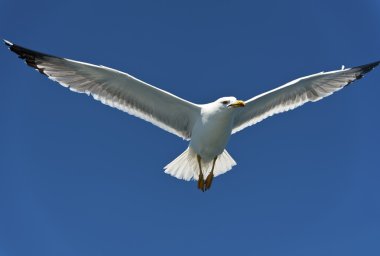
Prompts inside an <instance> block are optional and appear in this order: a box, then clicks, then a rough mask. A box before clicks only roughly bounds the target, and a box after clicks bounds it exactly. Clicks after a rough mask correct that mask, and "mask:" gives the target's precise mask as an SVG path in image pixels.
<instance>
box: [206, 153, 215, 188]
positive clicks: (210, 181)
mask: <svg viewBox="0 0 380 256" xmlns="http://www.w3.org/2000/svg"><path fill="white" fill-rule="evenodd" d="M217 158H218V157H217V156H216V157H215V158H214V161H213V162H212V168H211V172H210V174H209V175H208V176H207V178H206V184H205V189H206V190H208V189H210V188H211V184H212V180H213V179H214V167H215V162H216V159H217Z"/></svg>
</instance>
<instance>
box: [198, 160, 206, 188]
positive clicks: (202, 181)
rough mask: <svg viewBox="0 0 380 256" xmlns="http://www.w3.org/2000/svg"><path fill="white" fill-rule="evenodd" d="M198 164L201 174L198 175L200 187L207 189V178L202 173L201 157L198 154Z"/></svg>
mask: <svg viewBox="0 0 380 256" xmlns="http://www.w3.org/2000/svg"><path fill="white" fill-rule="evenodd" d="M197 160H198V165H199V176H198V189H200V190H202V191H203V192H204V191H205V180H204V178H203V173H202V165H201V157H200V155H197Z"/></svg>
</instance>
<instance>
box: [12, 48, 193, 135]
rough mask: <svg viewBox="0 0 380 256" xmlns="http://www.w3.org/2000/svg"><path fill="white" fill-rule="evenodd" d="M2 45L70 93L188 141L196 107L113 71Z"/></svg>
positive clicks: (124, 74) (131, 77)
mask: <svg viewBox="0 0 380 256" xmlns="http://www.w3.org/2000/svg"><path fill="white" fill-rule="evenodd" d="M5 44H6V45H7V46H8V47H9V49H10V50H11V51H13V52H15V53H16V54H18V55H19V57H20V58H21V59H24V60H25V62H26V63H27V64H28V65H29V66H31V67H33V68H35V69H36V70H38V71H39V72H40V73H42V74H44V75H46V76H48V77H49V78H50V79H52V80H54V81H56V82H58V83H60V84H61V85H63V86H65V87H68V88H70V90H72V91H75V92H79V93H86V94H88V95H92V96H93V97H94V98H95V99H96V100H100V101H101V102H102V103H104V104H106V105H109V106H111V107H115V108H117V109H119V110H122V111H125V112H127V113H129V114H131V115H134V116H137V117H139V118H142V119H144V120H146V121H148V122H151V123H153V124H154V125H157V126H158V127H160V128H162V129H164V130H166V131H168V132H171V133H173V134H176V135H178V136H180V137H182V138H184V139H190V136H191V131H192V127H193V125H194V123H195V121H196V118H197V117H198V116H199V113H200V107H199V106H198V105H196V104H193V103H191V102H189V101H186V100H184V99H181V98H179V97H177V96H175V95H173V94H171V93H168V92H166V91H164V90H161V89H159V88H156V87H154V86H152V85H149V84H147V83H145V82H143V81H141V80H138V79H137V78H135V77H133V76H131V75H129V74H126V73H123V72H120V71H118V70H115V69H111V68H108V67H104V66H97V65H92V64H89V63H84V62H78V61H74V60H69V59H65V58H59V57H55V56H52V55H48V54H44V53H40V52H36V51H32V50H29V49H26V48H24V47H21V46H18V45H15V44H13V43H11V42H9V41H5Z"/></svg>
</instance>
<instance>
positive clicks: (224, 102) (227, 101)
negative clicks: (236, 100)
mask: <svg viewBox="0 0 380 256" xmlns="http://www.w3.org/2000/svg"><path fill="white" fill-rule="evenodd" d="M228 103H230V101H229V100H225V101H222V104H224V105H226V104H228Z"/></svg>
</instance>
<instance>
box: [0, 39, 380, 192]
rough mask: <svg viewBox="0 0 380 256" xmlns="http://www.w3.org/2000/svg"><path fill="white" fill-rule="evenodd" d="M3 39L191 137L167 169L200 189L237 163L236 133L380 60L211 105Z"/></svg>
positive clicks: (46, 69) (58, 76) (75, 86)
mask: <svg viewBox="0 0 380 256" xmlns="http://www.w3.org/2000/svg"><path fill="white" fill-rule="evenodd" d="M4 42H5V44H6V45H7V46H8V47H9V49H10V50H11V51H12V52H14V53H16V54H17V55H18V56H19V57H20V58H21V59H24V60H25V62H26V64H28V65H29V66H30V67H32V68H35V69H36V70H37V71H39V72H40V73H41V74H43V75H46V76H47V77H48V78H50V79H52V80H54V81H56V82H58V83H60V84H61V85H63V86H64V87H67V88H69V89H70V90H72V91H74V92H79V93H86V94H87V95H92V96H93V97H94V99H96V100H99V101H101V102H102V103H103V104H106V105H109V106H111V107H114V108H117V109H119V110H122V111H125V112H127V113H129V114H131V115H134V116H136V117H139V118H141V119H143V120H145V121H148V122H151V123H152V124H154V125H156V126H158V127H160V128H162V129H164V130H166V131H168V132H170V133H173V134H175V135H177V136H179V137H181V138H183V139H185V140H189V141H190V143H189V146H188V148H187V149H186V150H185V151H184V152H183V153H182V154H181V155H179V156H178V157H177V158H176V159H174V160H173V161H172V162H171V163H169V164H168V165H166V166H165V167H164V169H165V173H168V174H170V175H172V176H174V177H176V178H178V179H183V180H192V179H194V180H197V181H198V189H200V190H201V191H205V190H208V189H210V187H211V184H212V181H213V178H214V177H216V176H218V175H221V174H223V173H225V172H227V171H229V170H231V168H232V167H233V166H234V165H236V162H235V161H234V160H233V158H232V157H231V156H230V155H229V154H228V152H227V151H226V149H225V148H226V145H227V142H228V140H229V138H230V136H231V134H234V133H236V132H238V131H241V130H243V129H244V128H246V127H248V126H251V125H254V124H256V123H258V122H260V121H262V120H264V119H265V118H267V117H270V116H272V115H274V114H278V113H281V112H285V111H288V110H292V109H294V108H296V107H299V106H301V105H303V104H304V103H306V102H310V101H311V102H315V101H318V100H320V99H322V98H324V97H326V96H329V95H331V94H332V93H334V92H336V91H338V90H340V89H342V88H344V87H346V86H347V85H349V84H350V83H352V82H353V81H355V80H358V79H360V78H362V77H363V75H364V74H366V73H368V72H370V71H371V70H372V69H373V68H375V67H376V66H377V65H379V63H380V61H377V62H373V63H370V64H367V65H362V66H358V67H354V68H344V66H343V67H342V69H341V70H335V71H330V72H320V73H317V74H313V75H309V76H305V77H301V78H298V79H296V80H293V81H291V82H289V83H287V84H285V85H282V86H280V87H278V88H276V89H273V90H271V91H268V92H265V93H263V94H260V95H258V96H255V97H253V98H251V99H249V100H246V101H242V100H237V99H236V98H235V97H223V98H220V99H217V100H216V101H214V102H211V103H208V104H195V103H192V102H189V101H187V100H184V99H182V98H179V97H177V96H175V95H173V94H171V93H169V92H166V91H164V90H161V89H159V88H157V87H154V86H152V85H150V84H147V83H145V82H143V81H141V80H139V79H137V78H135V77H133V76H131V75H129V74H127V73H123V72H121V71H118V70H115V69H112V68H108V67H105V66H100V65H93V64H89V63H85V62H79V61H75V60H70V59H66V58H60V57H56V56H53V55H49V54H44V53H41V52H37V51H33V50H29V49H26V48H24V47H22V46H19V45H16V44H13V43H11V42H9V41H7V40H4Z"/></svg>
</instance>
